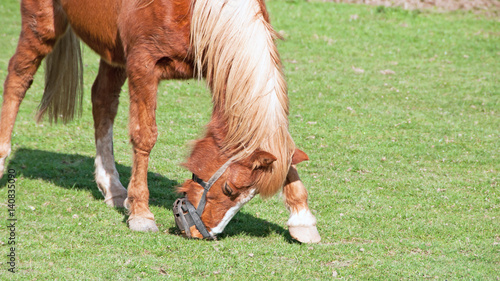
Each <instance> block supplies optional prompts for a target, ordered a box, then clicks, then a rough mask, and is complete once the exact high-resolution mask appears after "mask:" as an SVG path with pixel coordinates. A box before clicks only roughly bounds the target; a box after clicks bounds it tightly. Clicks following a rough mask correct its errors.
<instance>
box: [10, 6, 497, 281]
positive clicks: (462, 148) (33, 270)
mask: <svg viewBox="0 0 500 281" xmlns="http://www.w3.org/2000/svg"><path fill="white" fill-rule="evenodd" d="M18 9H19V8H18V4H17V1H11V2H7V1H2V2H1V3H0V18H1V19H2V20H1V23H2V26H3V28H2V30H1V31H0V49H1V50H2V51H1V52H0V80H2V81H3V80H4V79H5V76H6V69H7V63H8V59H9V58H10V56H11V55H12V54H13V52H14V50H15V46H16V43H17V38H18V32H19V22H20V18H19V15H18ZM268 9H269V11H270V15H271V19H272V23H273V25H274V26H275V28H276V29H277V30H278V31H280V33H281V34H282V35H283V37H284V38H285V40H284V41H281V42H279V49H280V53H281V56H282V60H283V62H284V66H285V72H286V75H287V81H288V83H289V96H290V102H291V113H290V131H291V132H292V135H293V136H294V139H295V141H296V143H297V145H298V146H299V147H300V148H301V149H302V150H304V151H306V152H307V153H308V154H309V157H310V158H311V160H310V161H309V162H307V163H303V164H301V165H300V167H299V169H300V173H301V177H302V179H303V181H304V182H305V184H306V186H307V187H308V190H309V194H310V206H311V208H312V209H313V210H314V213H315V215H316V217H317V219H318V229H319V232H320V234H321V235H322V239H323V240H322V242H321V243H319V244H315V245H302V244H298V243H294V242H293V241H292V240H291V238H290V235H289V233H288V231H287V229H286V226H285V223H286V221H287V219H288V213H287V211H286V210H285V208H284V206H283V203H282V199H280V198H279V197H278V196H276V197H273V198H271V199H269V200H266V201H263V200H261V199H260V198H256V199H254V200H252V202H250V203H249V204H247V205H246V206H245V207H244V208H243V209H242V211H240V213H238V214H237V215H236V216H235V218H234V219H233V221H232V222H231V223H230V224H229V225H228V227H227V228H226V231H225V232H224V234H223V235H222V236H221V237H220V239H219V240H218V241H216V242H208V241H196V240H185V239H183V238H181V237H179V236H177V235H175V227H174V225H175V223H174V220H173V216H172V212H171V210H170V208H171V206H172V203H173V201H174V200H175V198H176V197H177V195H176V194H175V191H174V187H175V186H176V185H177V184H179V183H181V182H183V181H184V180H185V179H186V178H189V176H190V175H189V173H188V172H187V171H186V170H184V169H183V168H181V167H180V166H179V164H180V163H182V161H183V160H184V159H185V156H186V154H187V153H188V146H187V145H186V143H188V142H189V141H190V140H192V139H195V138H196V137H197V136H199V134H200V132H201V130H202V124H205V123H206V122H207V121H208V120H209V117H210V108H211V105H210V97H209V94H208V92H207V90H206V89H205V87H203V85H201V83H197V82H195V81H166V82H163V83H162V84H161V86H160V88H159V92H158V93H159V98H158V102H159V106H158V108H159V110H158V127H159V131H160V136H159V140H158V143H157V144H156V146H155V149H154V151H153V153H152V156H151V165H150V169H149V172H150V174H149V185H150V190H151V209H152V212H153V213H154V214H155V216H156V219H157V223H158V226H159V228H160V232H158V233H134V232H130V231H129V230H128V229H127V226H126V223H125V221H124V213H123V211H121V210H115V209H111V208H107V207H106V206H105V204H104V202H103V201H102V196H101V195H100V193H99V192H98V191H97V188H96V185H95V182H94V180H93V175H92V173H93V156H94V153H95V150H94V141H93V130H92V116H91V106H90V94H89V91H90V87H91V84H92V81H93V79H94V77H95V75H96V73H97V67H98V57H97V56H96V55H94V54H93V53H92V52H91V51H89V50H88V49H85V50H84V59H85V81H86V82H85V87H86V95H85V99H84V113H83V116H82V118H80V119H78V120H76V121H74V122H72V123H71V124H69V125H67V126H62V125H57V126H49V125H48V124H46V123H42V124H39V125H37V124H35V122H34V121H33V116H34V112H35V109H36V106H37V104H38V101H39V100H40V98H41V94H42V91H43V75H41V72H40V73H39V74H38V75H37V77H36V79H35V82H34V84H33V86H32V88H31V89H30V91H29V92H28V94H27V97H26V98H25V100H24V102H23V105H22V107H21V111H20V114H19V116H18V119H17V123H16V128H15V134H14V136H13V141H12V143H13V147H12V148H13V153H12V155H11V157H10V158H9V162H8V167H9V168H12V169H15V170H16V172H17V182H16V186H17V194H16V195H17V205H18V207H17V209H16V215H17V218H18V222H17V229H16V243H17V244H16V254H17V257H18V265H17V266H18V273H16V274H15V275H12V274H10V273H9V272H7V264H6V254H7V252H8V244H7V238H8V232H7V229H6V228H5V227H1V228H0V229H1V230H0V241H2V242H3V243H4V244H3V245H0V249H2V250H1V252H2V258H1V260H0V262H1V263H2V264H0V267H1V270H0V279H7V278H8V279H19V280H27V279H41V280H44V279H63V280H64V279H114V280H115V279H117V280H122V279H161V278H165V277H169V278H172V279H173V278H176V279H178V278H180V279H202V278H206V277H208V278H209V279H231V280H233V279H238V280H239V279H241V280H243V279H259V280H260V279H264V280H268V279H269V280H271V279H280V280H281V279H293V280H297V279H298V280H300V279H331V278H333V277H337V278H344V279H355V280H363V279H380V280H387V279H389V280H394V279H411V280H414V279H440V280H445V279H448V280H456V279H475V280H499V279H500V190H499V184H498V181H499V174H500V113H499V109H500V86H499V85H500V75H499V74H500V47H499V46H500V33H499V30H500V22H499V21H498V19H495V18H486V17H482V16H478V15H474V14H472V13H463V12H453V13H440V14H437V13H430V12H417V11H405V10H402V9H399V8H384V7H369V6H361V5H347V4H334V3H309V2H303V1H291V0H289V1H278V0H275V1H269V2H268ZM389 70H390V71H389ZM381 71H383V72H384V73H385V74H382V73H381ZM391 73H392V74H391ZM194 105H195V106H194ZM127 110H128V101H127V91H126V88H124V90H123V95H122V99H121V104H120V108H119V113H118V118H117V121H116V124H115V144H114V148H115V157H116V161H117V168H118V170H119V172H120V174H121V179H122V183H124V184H126V183H127V182H128V179H129V178H130V165H131V157H130V156H131V147H130V144H129V143H128V137H127ZM0 198H3V199H0V201H2V202H6V201H7V188H6V179H5V177H4V178H3V179H2V180H0ZM1 208H2V209H3V210H2V211H1V212H0V214H2V215H1V216H0V217H1V218H2V220H5V219H6V216H7V206H6V204H2V205H1Z"/></svg>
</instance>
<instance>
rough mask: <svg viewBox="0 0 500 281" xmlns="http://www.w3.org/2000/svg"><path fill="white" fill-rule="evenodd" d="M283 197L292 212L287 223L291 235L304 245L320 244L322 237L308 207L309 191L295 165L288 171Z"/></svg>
mask: <svg viewBox="0 0 500 281" xmlns="http://www.w3.org/2000/svg"><path fill="white" fill-rule="evenodd" d="M283 196H284V198H285V204H286V206H287V208H288V210H289V211H290V219H289V220H288V222H287V225H288V230H289V231H290V235H291V236H292V237H293V238H295V239H297V240H298V241H300V242H303V243H317V242H319V241H320V240H321V237H320V236H319V233H318V230H317V228H316V218H315V217H314V215H313V214H312V213H311V211H310V210H309V206H308V205H307V190H306V188H305V187H304V184H303V183H302V181H301V180H300V178H299V174H298V172H297V168H296V167H295V165H292V166H291V167H290V169H289V171H288V175H287V177H286V182H285V186H284V187H283Z"/></svg>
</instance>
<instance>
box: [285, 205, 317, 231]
mask: <svg viewBox="0 0 500 281" xmlns="http://www.w3.org/2000/svg"><path fill="white" fill-rule="evenodd" d="M286 224H287V225H288V226H289V227H290V226H314V225H316V218H315V217H314V215H313V214H311V211H309V209H302V210H300V211H299V212H298V213H291V214H290V219H289V220H288V222H287V223H286Z"/></svg>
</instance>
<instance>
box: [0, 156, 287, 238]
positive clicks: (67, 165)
mask: <svg viewBox="0 0 500 281" xmlns="http://www.w3.org/2000/svg"><path fill="white" fill-rule="evenodd" d="M10 158H11V159H10V161H9V165H8V167H6V171H7V170H8V169H9V168H12V169H15V170H16V173H17V177H19V175H22V176H23V177H25V178H29V179H42V180H44V181H47V182H51V183H53V184H55V185H58V186H61V187H63V188H68V189H81V190H86V191H88V192H89V193H90V194H92V196H93V197H94V198H95V199H96V200H103V199H104V197H103V196H102V194H101V192H100V191H99V190H98V188H97V185H96V183H95V180H94V175H93V171H94V158H91V157H87V156H82V155H78V154H65V153H56V152H50V151H44V150H36V149H26V148H20V149H18V150H17V151H15V153H14V155H11V157H10ZM116 169H117V170H118V173H119V174H120V179H121V180H122V184H123V185H124V186H127V185H128V182H125V181H123V179H129V178H130V176H131V174H130V172H131V168H130V167H128V166H124V165H121V164H116ZM6 171H5V172H6ZM6 178H7V177H5V176H4V177H3V178H2V179H1V180H0V188H3V187H5V186H6V184H7V179H6ZM148 185H149V192H150V202H149V204H150V205H153V206H158V207H161V208H166V209H169V210H171V208H172V205H173V204H174V201H175V200H176V199H177V198H178V197H179V194H177V193H176V191H175V187H176V186H177V185H179V182H177V181H175V180H171V179H169V178H167V177H164V176H161V175H158V174H156V173H152V172H148ZM103 204H104V202H103ZM115 210H116V211H117V212H119V213H120V214H122V215H124V216H125V218H124V223H126V219H127V218H126V210H125V209H123V208H116V209H115ZM169 233H171V234H178V233H179V232H178V229H177V228H176V227H171V228H170V229H169ZM271 233H277V234H279V235H282V236H283V237H284V238H285V240H287V241H289V242H293V241H295V240H293V239H292V238H291V236H290V234H289V232H288V231H286V230H285V229H283V227H281V226H279V225H277V224H274V223H269V222H267V221H265V220H262V219H259V218H256V217H254V216H253V215H250V214H247V213H242V212H239V213H238V214H236V216H235V217H234V218H233V219H232V221H231V222H230V223H229V224H228V226H227V227H226V229H225V230H224V233H222V234H221V235H219V238H220V239H224V238H225V237H231V236H235V235H240V234H246V235H249V236H256V237H265V236H268V235H270V234H271Z"/></svg>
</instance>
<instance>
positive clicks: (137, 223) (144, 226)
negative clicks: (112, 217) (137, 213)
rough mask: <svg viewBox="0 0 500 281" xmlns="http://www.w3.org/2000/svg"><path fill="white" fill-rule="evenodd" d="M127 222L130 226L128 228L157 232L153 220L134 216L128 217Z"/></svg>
mask: <svg viewBox="0 0 500 281" xmlns="http://www.w3.org/2000/svg"><path fill="white" fill-rule="evenodd" d="M127 223H128V227H129V228H130V230H133V231H142V232H157V231H158V227H157V226H156V223H155V221H154V220H150V219H146V218H141V217H135V218H129V219H128V221H127Z"/></svg>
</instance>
